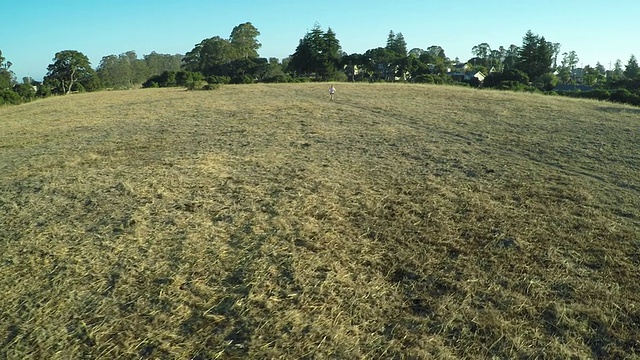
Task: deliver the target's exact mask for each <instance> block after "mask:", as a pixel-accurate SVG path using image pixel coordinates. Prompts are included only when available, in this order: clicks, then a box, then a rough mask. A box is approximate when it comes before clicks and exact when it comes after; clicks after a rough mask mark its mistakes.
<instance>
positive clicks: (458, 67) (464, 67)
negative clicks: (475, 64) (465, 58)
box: [453, 63, 471, 73]
mask: <svg viewBox="0 0 640 360" xmlns="http://www.w3.org/2000/svg"><path fill="white" fill-rule="evenodd" d="M469 70H471V65H469V64H468V63H457V64H455V65H454V66H453V71H454V72H460V73H465V72H467V71H469Z"/></svg>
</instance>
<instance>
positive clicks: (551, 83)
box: [535, 73, 560, 91]
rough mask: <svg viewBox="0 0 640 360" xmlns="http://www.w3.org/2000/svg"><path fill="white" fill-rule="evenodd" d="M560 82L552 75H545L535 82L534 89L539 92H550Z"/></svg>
mask: <svg viewBox="0 0 640 360" xmlns="http://www.w3.org/2000/svg"><path fill="white" fill-rule="evenodd" d="M559 82H560V80H559V79H558V77H557V76H556V75H555V74H553V73H546V74H543V75H542V76H540V77H539V78H538V79H537V80H536V83H535V85H536V87H537V88H538V89H540V90H545V91H551V90H553V88H555V87H556V85H558V83H559Z"/></svg>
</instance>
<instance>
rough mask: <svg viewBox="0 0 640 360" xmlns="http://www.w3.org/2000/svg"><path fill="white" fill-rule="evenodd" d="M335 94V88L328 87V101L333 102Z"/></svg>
mask: <svg viewBox="0 0 640 360" xmlns="http://www.w3.org/2000/svg"><path fill="white" fill-rule="evenodd" d="M335 93H336V88H335V86H333V84H332V85H331V86H329V101H333V95H334V94H335Z"/></svg>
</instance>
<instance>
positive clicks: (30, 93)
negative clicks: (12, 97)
mask: <svg viewBox="0 0 640 360" xmlns="http://www.w3.org/2000/svg"><path fill="white" fill-rule="evenodd" d="M13 91H14V92H15V93H16V94H18V95H19V96H20V97H21V98H22V99H24V101H31V100H33V99H35V98H36V90H35V89H34V88H33V85H31V84H28V83H27V84H25V83H23V84H18V85H15V86H14V87H13Z"/></svg>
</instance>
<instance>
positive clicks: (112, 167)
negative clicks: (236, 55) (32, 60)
mask: <svg viewBox="0 0 640 360" xmlns="http://www.w3.org/2000/svg"><path fill="white" fill-rule="evenodd" d="M328 86H329V84H324V83H320V84H318V83H308V84H280V85H264V84H256V85H240V86H231V85H228V86H223V87H221V88H220V89H219V90H215V91H185V90H184V89H145V90H133V91H114V92H98V93H87V94H75V95H70V96H64V97H54V98H47V99H44V100H39V101H36V102H32V103H28V104H24V105H20V106H13V107H2V108H0V359H80V358H86V359H89V358H90V359H113V358H124V359H138V358H154V359H245V358H256V359H299V358H301V359H465V358H468V359H475V358H479V359H484V358H499V359H529V358H539V359H591V358H612V359H639V358H640V108H637V107H631V106H624V105H617V104H613V103H607V102H597V101H589V100H578V99H570V98H565V97H551V96H542V95H534V94H523V93H511V92H497V91H488V90H474V89H471V88H463V87H447V86H428V85H406V84H405V85H398V84H337V86H336V88H337V93H336V99H335V101H333V102H329V99H328V92H327V89H328Z"/></svg>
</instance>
